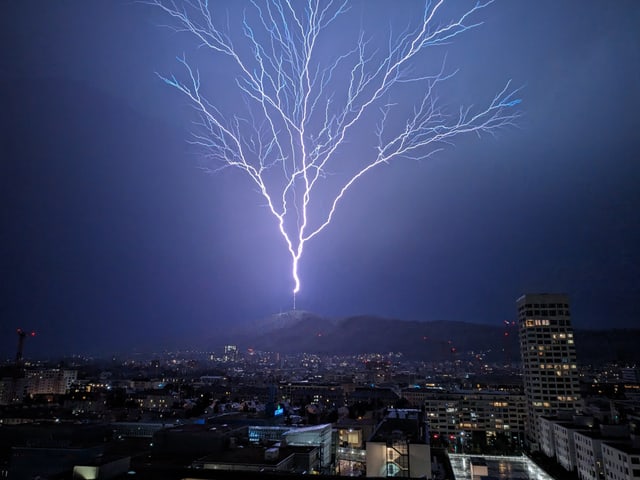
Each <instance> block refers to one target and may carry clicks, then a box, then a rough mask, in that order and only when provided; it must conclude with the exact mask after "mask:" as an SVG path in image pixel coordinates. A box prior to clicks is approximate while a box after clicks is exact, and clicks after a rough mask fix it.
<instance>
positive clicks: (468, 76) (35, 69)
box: [0, 0, 640, 358]
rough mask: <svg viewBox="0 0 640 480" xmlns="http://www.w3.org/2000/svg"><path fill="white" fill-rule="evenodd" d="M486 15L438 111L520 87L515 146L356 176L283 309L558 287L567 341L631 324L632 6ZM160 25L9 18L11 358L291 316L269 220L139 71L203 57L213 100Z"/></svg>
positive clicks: (352, 307) (92, 12)
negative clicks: (204, 166)
mask: <svg viewBox="0 0 640 480" xmlns="http://www.w3.org/2000/svg"><path fill="white" fill-rule="evenodd" d="M211 3H213V4H216V8H217V6H218V5H219V7H220V11H222V12H224V11H226V10H227V9H228V8H231V9H232V10H233V9H236V10H237V8H238V7H237V6H238V4H239V3H243V2H236V1H234V2H225V1H219V2H211ZM394 5H396V6H394ZM402 5H403V6H402V7H397V4H396V3H395V2H382V1H373V2H369V3H368V4H367V5H366V7H364V6H363V4H362V2H355V3H354V6H353V8H352V9H351V11H350V12H349V15H351V18H352V19H353V20H352V21H351V24H352V25H354V29H357V28H358V25H363V27H364V28H365V30H366V31H367V32H384V31H385V29H386V28H388V25H389V23H392V22H399V23H398V24H399V25H406V24H407V23H408V22H409V21H410V20H412V19H413V18H415V15H416V13H415V12H418V11H419V10H420V6H421V2H414V1H411V2H410V1H407V2H404V3H403V4H402ZM412 9H413V10H412ZM412 12H413V13H412ZM478 19H479V20H483V21H484V25H482V26H481V27H479V28H477V29H474V30H473V31H470V32H467V33H466V34H465V35H464V36H461V37H459V38H458V39H456V41H455V42H454V43H452V44H451V45H448V46H446V47H439V50H438V51H437V52H434V55H435V57H434V58H442V54H443V53H444V52H447V65H450V66H451V67H452V68H453V69H456V68H457V69H459V72H458V73H457V74H456V76H455V77H454V78H453V79H452V80H451V82H449V83H448V84H446V85H445V86H444V87H443V90H442V92H441V96H442V98H443V101H444V102H445V103H446V104H447V105H450V106H451V108H452V109H453V110H456V109H457V108H458V106H459V105H461V104H465V105H469V104H472V103H473V104H476V103H477V104H479V105H480V104H483V103H485V102H486V101H487V99H490V98H491V97H492V96H493V95H494V94H495V93H496V92H497V91H498V90H500V89H501V88H502V86H503V85H504V83H505V82H506V81H507V80H509V79H512V82H513V84H514V85H516V86H520V85H521V86H523V90H522V91H521V93H520V96H521V98H522V100H523V103H522V104H521V106H520V107H521V108H520V112H521V113H522V117H521V118H520V119H519V120H518V126H517V128H505V129H502V130H500V131H499V132H497V135H496V136H495V137H492V136H488V135H485V136H482V137H481V138H478V137H476V136H469V137H460V138H458V140H457V141H456V145H455V147H453V146H451V147H448V148H446V149H445V150H444V151H442V152H440V153H438V154H437V155H435V156H434V157H432V158H430V159H427V160H425V161H423V162H415V161H401V162H398V163H395V164H392V165H389V166H383V167H381V168H379V169H377V170H375V171H373V172H371V173H370V174H369V175H367V176H366V177H364V178H363V179H362V181H361V182H360V183H358V184H357V185H356V186H355V187H354V188H353V189H352V190H351V191H350V192H349V194H348V196H347V197H346V198H345V201H344V203H343V204H342V205H341V207H340V209H339V211H338V213H337V215H336V217H335V219H334V221H333V223H332V224H331V225H330V226H329V227H328V229H327V230H325V231H324V232H322V233H321V234H320V235H319V236H318V237H317V238H316V239H314V240H312V241H311V242H310V243H309V244H308V245H307V250H306V253H305V255H304V256H303V258H302V263H301V276H302V282H303V285H302V291H301V293H300V294H299V295H298V299H297V304H298V308H300V309H304V310H307V311H312V312H315V313H318V314H321V315H326V316H328V317H343V316H347V315H354V314H374V315H378V316H386V317H394V318H399V319H406V320H463V321H469V322H480V323H493V324H499V323H501V322H502V321H503V320H513V319H515V299H516V298H517V297H518V296H519V295H520V294H521V293H524V292H566V293H568V294H569V295H570V296H571V301H572V307H573V308H572V314H573V323H574V326H575V327H577V328H607V327H633V326H638V325H639V322H638V321H639V320H640V134H638V128H639V127H640V121H639V120H638V118H639V112H640V2H638V1H637V0H616V1H609V2H607V1H603V0H567V1H563V2H558V1H556V0H541V1H537V2H531V1H528V0H502V1H499V2H496V3H495V4H493V5H491V6H490V7H489V8H487V9H486V10H484V11H483V12H481V13H480V14H479V16H478ZM166 22H167V19H166V18H164V17H163V16H162V15H161V14H160V12H159V11H156V10H154V9H153V8H152V7H150V6H146V5H143V4H140V3H137V2H130V1H120V0H89V1H88V0H55V1H43V0H37V1H36V0H7V1H5V2H3V5H2V15H0V44H1V45H2V48H0V87H1V88H0V107H1V108H0V272H1V280H0V354H1V356H2V357H3V358H6V357H10V356H12V355H13V354H14V351H15V343H16V337H15V333H14V331H15V328H16V327H22V328H24V329H35V330H37V331H38V337H36V339H33V341H31V344H30V345H29V346H27V355H29V354H34V353H35V352H34V350H38V351H39V352H52V353H63V352H64V353H80V352H89V353H91V352H100V353H105V352H111V351H125V350H127V349H129V348H131V347H132V346H138V347H139V348H152V347H154V348H155V347H157V348H162V347H164V346H172V345H174V344H175V343H176V342H178V341H180V342H182V344H186V343H188V341H189V339H192V340H193V341H194V343H197V342H198V341H199V340H200V339H201V338H215V335H216V332H218V331H219V330H220V329H221V328H225V327H227V326H231V325H234V326H237V325H241V324H242V323H243V322H245V323H246V322H249V321H255V320H257V319H260V318H263V317H267V316H269V315H271V314H273V313H278V312H281V311H286V310H289V309H291V307H292V297H291V278H290V258H289V257H288V253H287V251H286V249H285V245H284V242H283V240H282V238H281V237H280V236H279V234H278V232H277V228H276V224H275V220H274V218H273V217H271V216H270V215H269V214H268V212H267V211H266V209H265V208H264V202H263V200H262V199H261V198H260V196H259V195H258V194H257V193H256V191H255V188H254V187H253V186H252V185H251V184H250V183H249V182H248V180H247V179H246V178H245V177H244V176H242V175H241V174H240V172H237V171H232V170H226V171H223V172H221V173H218V174H207V173H204V172H203V171H202V170H201V169H200V168H199V166H200V165H201V159H200V158H199V156H198V153H197V152H196V151H194V149H193V148H192V147H191V146H190V145H189V144H188V143H187V142H186V140H187V139H188V135H189V130H190V122H191V121H192V119H193V112H192V110H191V109H190V108H189V106H188V103H187V101H186V100H185V98H183V97H181V96H180V94H179V93H178V92H177V91H175V90H173V89H172V88H171V87H169V86H167V85H165V84H164V83H163V82H162V81H161V80H160V79H159V78H158V77H157V76H156V73H155V72H161V73H165V74H168V73H171V72H176V73H179V72H180V69H179V65H178V64H177V63H176V60H175V57H176V56H177V55H182V54H183V53H186V54H187V55H193V56H196V57H198V58H199V57H201V58H202V59H208V62H210V63H209V64H208V65H209V66H208V67H206V68H205V69H204V71H205V72H206V73H208V74H209V77H208V78H207V79H206V81H207V82H210V83H208V88H210V91H211V92H212V95H211V97H212V98H213V99H214V100H215V99H220V102H224V101H225V99H226V97H227V96H228V95H230V92H229V91H227V90H226V89H227V88H229V87H228V84H229V83H228V80H229V79H232V78H233V77H232V75H233V72H230V71H227V68H226V66H225V65H221V64H216V62H217V61H219V59H218V57H214V56H211V57H209V56H207V55H205V52H202V51H201V50H196V46H195V44H194V42H193V41H192V39H191V38H190V37H188V36H186V35H179V34H175V33H172V32H171V31H169V30H168V29H166V28H161V27H159V25H160V24H163V23H166ZM354 31H356V30H354ZM356 32H357V31H356ZM343 33H344V35H345V36H347V37H348V38H349V39H351V38H353V33H354V32H353V31H350V29H348V28H347V29H343ZM371 34H372V35H373V33H371ZM335 35H336V33H335V32H334V36H332V38H331V39H330V40H329V41H330V42H331V44H332V45H340V44H341V42H342V41H343V40H342V39H341V38H340V37H339V36H335ZM373 37H374V38H378V37H375V35H373ZM385 38H386V37H382V40H383V41H384V39H385ZM345 41H346V40H345ZM331 48H332V47H331V46H329V47H328V49H329V50H330V49H331ZM425 61H427V59H425ZM398 100H399V101H400V102H402V99H398ZM407 101H408V99H407ZM353 143H354V145H358V147H357V148H358V154H362V155H367V154H370V152H371V151H372V150H371V149H372V146H369V145H367V144H366V141H364V140H362V141H361V142H358V138H355V139H354V140H353ZM29 349H33V350H31V351H29Z"/></svg>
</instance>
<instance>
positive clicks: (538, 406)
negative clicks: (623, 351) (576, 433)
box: [517, 293, 580, 450]
mask: <svg viewBox="0 0 640 480" xmlns="http://www.w3.org/2000/svg"><path fill="white" fill-rule="evenodd" d="M517 307H518V323H519V331H520V353H521V355H522V369H523V380H524V393H525V397H526V402H527V413H528V415H527V419H528V429H527V433H528V435H527V439H528V443H529V445H530V447H531V449H533V450H537V449H539V439H540V436H541V428H540V420H539V419H540V417H542V416H551V415H557V414H558V413H562V412H567V413H575V412H576V411H578V410H580V384H579V375H578V366H577V363H576V349H575V344H574V339H573V329H572V327H571V313H570V310H569V299H568V297H567V296H566V295H563V294H548V293H544V294H526V295H523V296H521V297H520V298H518V300H517Z"/></svg>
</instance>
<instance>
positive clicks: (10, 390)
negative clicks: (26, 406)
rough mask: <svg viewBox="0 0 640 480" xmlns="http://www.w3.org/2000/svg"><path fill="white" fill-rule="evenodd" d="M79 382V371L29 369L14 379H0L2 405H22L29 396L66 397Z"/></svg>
mask: <svg viewBox="0 0 640 480" xmlns="http://www.w3.org/2000/svg"><path fill="white" fill-rule="evenodd" d="M77 380H78V371H77V370H67V369H60V368H38V369H28V370H24V371H22V372H20V374H19V375H17V376H14V377H6V378H3V379H0V405H10V404H12V403H20V402H22V401H23V399H24V398H25V397H27V396H36V395H64V394H65V393H67V392H68V391H69V390H70V389H71V386H72V385H73V384H74V383H76V381H77Z"/></svg>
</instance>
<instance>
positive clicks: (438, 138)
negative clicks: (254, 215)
mask: <svg viewBox="0 0 640 480" xmlns="http://www.w3.org/2000/svg"><path fill="white" fill-rule="evenodd" d="M145 3H148V4H151V5H153V6H156V7H158V8H160V9H161V10H162V11H164V12H165V13H166V14H167V15H168V16H169V17H170V18H171V20H172V23H171V25H169V27H170V28H172V29H173V30H174V31H176V32H186V33H188V34H190V35H191V36H193V37H194V38H195V40H196V42H197V44H198V46H199V47H200V48H206V49H209V50H210V51H211V52H212V53H214V54H217V55H222V56H225V57H227V58H228V59H230V60H231V61H232V63H233V64H234V65H235V67H236V74H235V77H234V78H235V87H236V88H237V89H238V91H239V93H240V94H241V95H242V98H243V99H244V106H243V108H242V109H238V110H242V111H244V114H242V115H240V114H239V113H235V114H231V115H229V114H227V115H225V114H223V112H222V111H220V110H219V108H218V107H217V106H216V105H215V103H214V102H213V101H210V100H209V99H208V97H207V96H205V95H204V94H203V93H202V92H203V88H202V83H201V78H200V72H199V70H198V69H196V68H194V67H192V66H191V64H190V63H189V62H188V61H187V58H186V56H184V55H183V56H181V57H178V59H177V60H178V62H179V63H180V64H181V65H182V66H183V67H184V72H185V73H184V75H182V79H178V78H177V77H176V76H175V75H173V74H171V75H161V74H158V76H159V77H160V78H161V79H162V80H163V81H164V82H166V83H167V84H168V85H170V86H171V87H174V88H176V89H177V90H179V91H180V92H181V93H182V94H184V95H186V97H188V99H189V101H190V102H191V104H192V106H193V107H194V108H195V110H196V112H197V116H198V119H197V120H196V122H195V124H196V128H195V131H194V133H193V136H192V138H191V140H190V143H192V144H193V145H196V146H198V147H201V148H202V150H203V152H204V155H205V157H206V158H207V159H208V160H210V161H211V165H213V166H212V167H207V168H206V170H208V171H212V172H215V171H219V170H221V169H225V168H236V169H239V170H241V171H242V172H243V173H245V174H246V175H247V176H248V178H249V179H250V180H251V181H252V182H253V184H254V185H255V186H256V187H257V189H258V192H259V193H260V194H261V195H262V197H263V199H264V200H265V202H266V206H267V207H268V210H269V211H270V212H271V214H272V215H273V216H274V217H275V219H276V221H277V225H278V229H279V232H280V234H281V236H282V238H283V239H284V241H285V244H286V246H287V249H288V251H289V254H290V256H291V265H292V270H291V275H292V279H293V295H294V308H295V295H296V294H297V293H298V292H299V291H300V285H301V281H300V276H299V270H298V268H299V264H300V260H301V258H302V255H303V252H304V247H305V245H306V243H307V242H308V241H309V240H311V239H312V238H314V237H316V236H317V235H318V234H319V233H320V232H322V231H323V230H324V229H325V228H327V226H328V225H329V224H330V223H331V221H332V219H333V217H334V215H335V212H336V210H337V207H338V205H339V204H340V202H341V201H342V200H343V198H344V197H345V195H346V193H347V191H348V190H349V189H350V188H351V186H352V185H353V184H354V183H356V182H357V181H359V180H360V178H361V177H363V176H364V175H365V174H367V172H369V171H370V170H372V169H374V168H376V167H378V166H379V165H381V164H388V163H390V162H392V161H395V160H397V159H400V158H409V159H416V160H422V159H425V158H428V157H429V156H431V155H434V154H435V153H437V152H439V151H440V150H442V148H443V147H444V146H446V145H447V144H451V143H452V142H453V139H454V138H455V137H457V136H459V135H462V134H467V133H476V134H478V135H481V134H483V133H489V134H493V133H495V132H496V131H497V130H499V129H501V128H503V127H505V126H508V125H513V124H514V121H515V120H516V119H517V118H518V116H519V113H518V112H517V111H516V110H515V109H514V107H516V106H517V105H518V104H519V103H520V99H519V98H518V93H519V92H518V89H512V88H511V85H510V83H511V82H510V81H509V82H507V83H506V85H505V86H504V88H503V89H502V90H500V91H499V92H498V93H497V94H496V95H495V96H494V97H493V100H492V101H490V102H489V103H488V105H486V106H484V107H483V108H472V107H461V108H460V109H459V111H458V112H457V114H456V115H453V116H452V115H448V114H446V113H445V110H444V108H443V106H442V105H441V102H440V100H439V98H438V96H437V93H436V91H437V88H438V85H439V84H440V83H442V82H444V81H446V80H448V79H449V78H451V76H452V75H454V74H455V72H453V73H447V70H446V68H445V61H442V62H441V63H440V65H439V67H438V68H437V69H436V71H434V72H431V73H428V74H425V73H417V66H418V65H419V64H420V62H418V61H417V60H418V58H419V56H420V55H421V54H422V53H423V52H424V51H425V50H426V49H428V48H432V47H438V46H442V45H446V44H448V43H449V42H450V41H452V40H453V39H454V38H455V37H457V36H459V35H461V34H463V33H464V32H466V31H468V30H471V29H474V28H476V27H478V26H479V25H481V24H482V22H479V21H474V20H473V18H475V16H476V14H477V13H478V12H479V11H480V10H483V9H485V8H486V7H487V6H489V5H490V4H491V3H493V0H488V1H485V2H481V1H477V2H473V4H472V6H471V7H470V8H467V9H465V11H464V12H462V13H461V14H459V15H458V16H457V17H455V18H454V20H450V21H447V22H443V21H442V20H441V19H440V17H441V16H443V13H442V12H443V10H444V5H445V3H446V2H445V0H439V1H434V2H430V1H427V2H426V3H425V5H424V7H423V9H422V12H421V16H420V17H419V18H420V21H419V22H418V25H417V26H415V27H413V28H406V29H405V30H403V31H402V32H400V33H398V34H394V32H393V31H392V30H391V32H390V33H389V36H388V42H387V44H386V46H385V47H384V48H383V49H381V48H379V47H374V46H373V45H372V44H373V43H374V42H373V40H372V38H367V37H366V35H365V32H364V31H362V30H361V31H360V33H359V35H358V37H357V39H355V40H354V44H353V46H352V47H351V48H345V49H344V50H343V51H342V53H340V54H337V55H334V56H333V57H332V58H327V56H326V55H325V54H322V53H321V52H319V45H320V44H321V42H320V40H321V39H322V35H323V32H326V31H327V30H328V29H329V28H330V27H331V26H332V25H333V24H335V23H336V22H337V20H338V19H339V18H340V17H342V16H343V15H345V14H347V13H348V12H349V10H350V2H349V1H346V0H345V1H323V2H319V1H316V0H307V1H295V2H294V1H293V0H265V1H262V2H258V1H257V0H252V1H250V5H251V8H249V9H247V10H245V11H243V14H242V18H241V20H239V23H240V24H241V34H240V35H236V37H239V40H241V43H240V44H238V43H236V42H237V40H238V38H236V37H232V30H231V28H230V27H229V25H228V22H229V18H228V16H227V19H226V22H225V21H224V18H219V17H217V16H214V13H213V11H212V8H211V6H210V5H209V2H208V0H184V1H182V2H180V1H178V0H148V1H147V2H145ZM445 58H446V57H445ZM405 84H417V85H419V86H420V89H421V91H422V96H421V97H418V100H417V101H416V102H415V104H414V105H413V110H412V111H411V112H410V113H409V114H408V115H407V116H406V117H405V118H404V121H403V122H402V125H400V126H399V124H398V122H397V121H393V120H391V118H392V115H393V114H394V113H395V112H397V110H398V105H396V104H394V103H393V102H392V101H390V100H389V99H390V98H392V95H393V93H394V91H395V90H397V89H398V88H401V87H402V86H403V85H405ZM371 115H373V116H377V119H378V120H377V123H376V129H375V139H376V140H375V142H376V143H377V145H376V146H375V151H374V152H372V155H371V157H370V158H369V159H368V160H366V161H365V163H363V164H360V165H359V166H358V167H357V168H356V169H355V170H354V171H350V172H349V173H348V174H347V176H346V178H345V179H343V181H342V183H341V185H339V188H338V189H337V190H336V191H335V193H334V195H333V197H332V199H331V200H330V202H329V205H328V207H325V208H324V210H322V209H321V208H320V207H317V206H315V207H314V204H313V199H314V198H316V196H317V195H318V193H317V192H318V186H319V185H320V184H321V183H322V180H324V179H326V178H327V175H328V174H329V172H330V171H329V168H335V165H339V163H340V162H339V152H340V149H341V148H342V147H343V146H344V145H345V144H346V143H347V142H348V140H349V137H350V135H352V134H353V131H354V129H355V128H356V127H357V126H358V125H361V124H363V123H365V120H364V119H365V117H367V116H371ZM312 210H313V212H314V217H313V219H312V218H311V215H310V213H311V211H312ZM318 219H319V220H318Z"/></svg>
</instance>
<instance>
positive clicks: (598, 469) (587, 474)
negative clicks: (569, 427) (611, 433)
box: [573, 432, 604, 480]
mask: <svg viewBox="0 0 640 480" xmlns="http://www.w3.org/2000/svg"><path fill="white" fill-rule="evenodd" d="M573 440H574V443H575V451H576V470H577V471H578V477H580V480H600V479H601V478H603V475H604V469H603V465H602V439H601V438H598V437H597V436H596V435H594V434H592V433H589V432H574V433H573Z"/></svg>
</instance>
